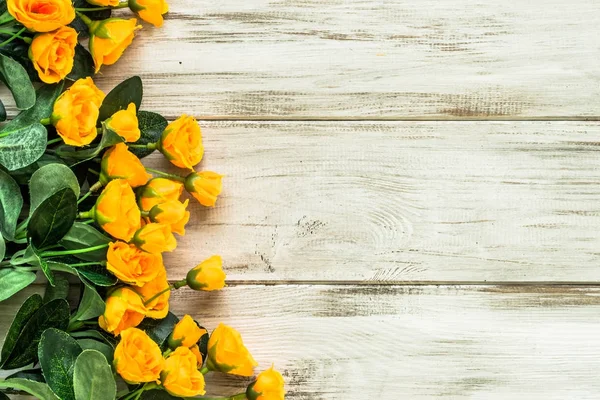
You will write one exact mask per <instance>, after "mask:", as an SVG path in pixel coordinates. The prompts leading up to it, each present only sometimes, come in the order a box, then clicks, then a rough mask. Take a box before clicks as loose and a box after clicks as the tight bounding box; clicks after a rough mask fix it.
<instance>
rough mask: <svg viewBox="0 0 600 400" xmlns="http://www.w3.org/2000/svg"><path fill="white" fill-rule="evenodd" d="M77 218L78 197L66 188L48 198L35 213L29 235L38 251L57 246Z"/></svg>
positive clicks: (30, 222) (30, 223)
mask: <svg viewBox="0 0 600 400" xmlns="http://www.w3.org/2000/svg"><path fill="white" fill-rule="evenodd" d="M76 216H77V197H76V196H75V193H74V192H73V190H71V189H70V188H64V189H62V190H59V191H58V192H56V193H54V194H53V195H52V196H50V197H48V198H47V199H46V200H44V201H43V202H42V204H40V205H39V207H38V208H37V209H36V210H35V211H34V212H33V215H32V216H31V219H30V220H29V224H28V225H27V234H28V235H29V237H30V238H31V242H32V244H33V245H34V246H35V247H37V248H38V249H40V248H43V247H46V246H48V245H52V244H56V242H58V241H59V240H61V239H62V238H63V236H65V235H66V233H67V232H68V231H69V229H71V226H73V223H74V222H75V218H76Z"/></svg>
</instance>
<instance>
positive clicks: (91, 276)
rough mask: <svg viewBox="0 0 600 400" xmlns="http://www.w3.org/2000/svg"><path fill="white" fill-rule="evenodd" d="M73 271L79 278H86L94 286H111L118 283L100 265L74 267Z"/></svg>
mask: <svg viewBox="0 0 600 400" xmlns="http://www.w3.org/2000/svg"><path fill="white" fill-rule="evenodd" d="M105 257H106V256H105ZM75 269H76V270H77V272H78V273H79V275H80V276H82V277H85V278H87V279H88V280H89V281H90V282H92V283H93V284H94V285H96V286H112V285H115V284H116V283H117V281H118V279H117V278H116V277H115V276H114V275H113V274H111V273H110V272H109V271H108V270H107V269H106V267H104V266H102V265H86V266H82V267H75Z"/></svg>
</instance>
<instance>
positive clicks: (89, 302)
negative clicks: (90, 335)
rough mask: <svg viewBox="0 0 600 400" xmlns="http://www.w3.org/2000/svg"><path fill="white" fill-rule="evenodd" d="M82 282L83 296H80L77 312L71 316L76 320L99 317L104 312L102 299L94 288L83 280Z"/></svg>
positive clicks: (104, 305)
mask: <svg viewBox="0 0 600 400" xmlns="http://www.w3.org/2000/svg"><path fill="white" fill-rule="evenodd" d="M82 282H83V284H84V288H83V296H82V297H81V302H80V303H79V308H78V310H77V314H75V316H74V317H73V319H75V320H77V321H85V320H87V319H92V318H96V317H99V316H100V315H102V314H103V313H104V308H105V307H106V304H105V303H104V300H102V297H100V295H99V294H98V292H96V289H94V287H93V286H92V285H90V284H88V283H87V282H86V281H85V280H82Z"/></svg>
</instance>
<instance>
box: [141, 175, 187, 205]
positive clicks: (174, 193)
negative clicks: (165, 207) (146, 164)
mask: <svg viewBox="0 0 600 400" xmlns="http://www.w3.org/2000/svg"><path fill="white" fill-rule="evenodd" d="M181 193H183V183H181V182H177V181H174V180H171V179H166V178H153V179H150V181H149V182H148V183H147V184H146V186H144V187H143V188H142V189H141V191H140V200H139V205H140V208H141V209H142V211H146V212H148V211H150V210H151V209H152V207H154V206H155V205H157V204H162V203H165V202H167V201H174V200H179V197H180V196H181Z"/></svg>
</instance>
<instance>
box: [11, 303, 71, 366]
mask: <svg viewBox="0 0 600 400" xmlns="http://www.w3.org/2000/svg"><path fill="white" fill-rule="evenodd" d="M70 315H71V313H70V311H69V303H67V301H66V300H64V299H56V300H52V301H51V302H49V303H46V304H44V305H42V306H41V307H40V308H39V309H38V310H37V311H36V312H35V313H34V314H33V316H32V317H31V318H30V319H29V320H28V321H27V323H26V324H25V326H24V327H23V329H22V331H21V334H20V335H19V338H18V339H17V341H16V343H15V345H14V347H13V351H12V352H11V354H10V356H9V357H8V359H7V360H6V363H5V364H4V365H3V369H15V368H21V367H24V366H26V365H27V364H31V363H32V362H34V361H35V360H36V358H37V347H38V346H37V345H38V342H39V341H40V338H41V336H42V332H44V331H45V330H46V329H48V328H56V329H59V330H63V331H64V330H66V329H67V327H68V326H69V317H70Z"/></svg>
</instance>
